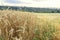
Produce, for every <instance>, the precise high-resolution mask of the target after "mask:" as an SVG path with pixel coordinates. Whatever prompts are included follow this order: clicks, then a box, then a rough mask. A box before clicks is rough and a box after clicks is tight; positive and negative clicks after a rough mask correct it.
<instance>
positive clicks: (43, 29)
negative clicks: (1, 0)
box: [0, 10, 60, 40]
mask: <svg viewBox="0 0 60 40" xmlns="http://www.w3.org/2000/svg"><path fill="white" fill-rule="evenodd" d="M59 17H60V14H47V13H45V14H44V13H43V14H41V13H40V14H38V13H30V12H22V11H14V10H3V11H1V10H0V40H18V39H19V40H60V18H59Z"/></svg>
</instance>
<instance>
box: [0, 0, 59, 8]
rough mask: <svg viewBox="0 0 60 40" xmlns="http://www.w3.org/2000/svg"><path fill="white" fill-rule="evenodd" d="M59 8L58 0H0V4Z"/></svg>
mask: <svg viewBox="0 0 60 40" xmlns="http://www.w3.org/2000/svg"><path fill="white" fill-rule="evenodd" d="M2 4H4V5H9V6H27V7H40V8H60V6H59V5H60V0H0V5H2Z"/></svg>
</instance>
